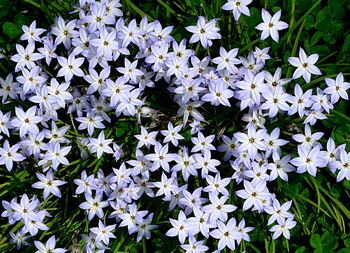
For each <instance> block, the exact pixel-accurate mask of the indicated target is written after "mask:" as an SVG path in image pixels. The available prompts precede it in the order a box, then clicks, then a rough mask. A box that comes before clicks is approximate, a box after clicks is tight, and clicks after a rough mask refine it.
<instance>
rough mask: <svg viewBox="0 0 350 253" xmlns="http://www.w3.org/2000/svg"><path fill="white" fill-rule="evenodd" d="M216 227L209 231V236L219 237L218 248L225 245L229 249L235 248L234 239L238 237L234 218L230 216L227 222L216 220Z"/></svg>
mask: <svg viewBox="0 0 350 253" xmlns="http://www.w3.org/2000/svg"><path fill="white" fill-rule="evenodd" d="M217 225H218V228H217V229H215V230H213V231H211V232H210V233H209V234H210V236H212V237H214V238H215V239H219V244H218V250H222V249H223V248H225V247H226V246H227V247H228V248H229V249H230V250H234V249H235V248H236V240H237V239H239V238H240V235H238V233H237V230H236V220H235V218H231V219H230V220H229V221H228V222H227V224H225V223H223V222H222V221H218V222H217Z"/></svg>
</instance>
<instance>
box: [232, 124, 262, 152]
mask: <svg viewBox="0 0 350 253" xmlns="http://www.w3.org/2000/svg"><path fill="white" fill-rule="evenodd" d="M265 136H266V129H259V130H258V131H256V128H255V126H253V125H250V126H249V127H248V132H247V133H246V134H245V133H241V132H237V133H235V134H234V137H235V138H236V139H237V140H238V141H239V142H240V143H241V144H240V145H239V147H238V151H239V152H244V151H248V154H249V157H250V158H251V159H254V158H255V157H256V155H257V152H258V150H267V149H268V148H267V145H266V143H265V142H264V141H263V140H264V138H265Z"/></svg>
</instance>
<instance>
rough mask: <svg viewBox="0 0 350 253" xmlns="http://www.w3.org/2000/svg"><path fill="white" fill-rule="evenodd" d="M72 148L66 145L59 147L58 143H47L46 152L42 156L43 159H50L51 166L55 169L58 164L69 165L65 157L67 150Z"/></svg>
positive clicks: (40, 163)
mask: <svg viewBox="0 0 350 253" xmlns="http://www.w3.org/2000/svg"><path fill="white" fill-rule="evenodd" d="M71 149H72V146H67V147H63V148H61V145H60V144H59V143H55V144H53V143H49V144H48V145H47V152H46V154H45V155H44V156H43V159H44V160H47V161H51V163H52V168H53V169H54V170H57V167H58V165H59V164H64V165H69V161H68V159H67V158H66V157H65V156H66V155H68V153H69V151H70V150H71ZM42 162H43V161H40V162H39V165H42Z"/></svg>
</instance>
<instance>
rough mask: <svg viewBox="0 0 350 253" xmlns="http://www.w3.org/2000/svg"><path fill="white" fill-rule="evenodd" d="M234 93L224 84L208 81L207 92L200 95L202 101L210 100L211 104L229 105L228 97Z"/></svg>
mask: <svg viewBox="0 0 350 253" xmlns="http://www.w3.org/2000/svg"><path fill="white" fill-rule="evenodd" d="M233 95H234V93H233V91H232V90H230V89H229V88H228V87H227V86H226V84H224V83H222V82H220V81H218V82H211V83H209V93H208V94H205V95H204V96H203V97H202V100H203V101H207V102H210V103H211V104H212V105H216V106H218V105H220V104H222V105H225V106H228V107H231V104H230V102H229V100H228V99H229V98H231V97H233Z"/></svg>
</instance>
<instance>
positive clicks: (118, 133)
mask: <svg viewBox="0 0 350 253" xmlns="http://www.w3.org/2000/svg"><path fill="white" fill-rule="evenodd" d="M124 133H125V130H124V129H123V128H118V129H117V130H116V131H115V137H117V138H119V137H121V136H123V134H124Z"/></svg>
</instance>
